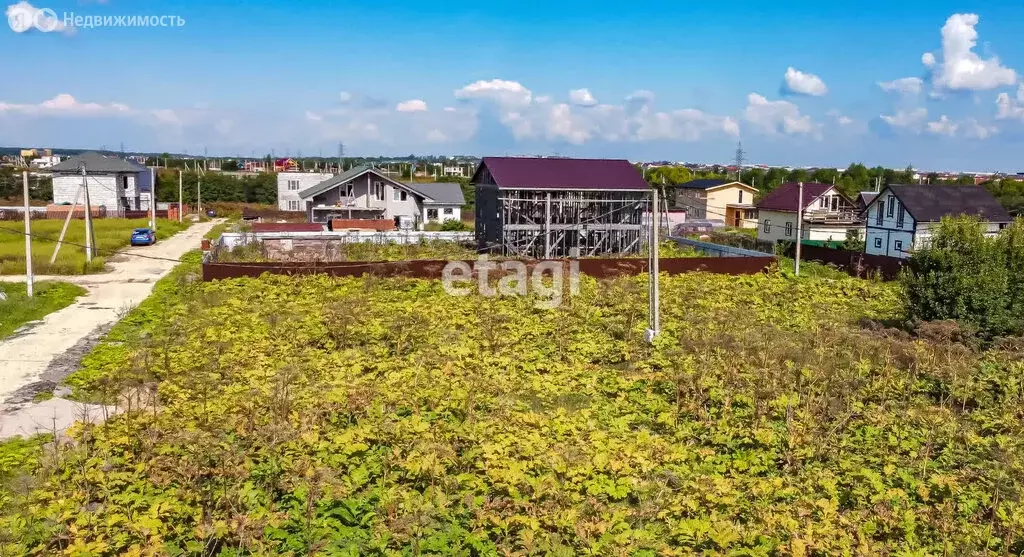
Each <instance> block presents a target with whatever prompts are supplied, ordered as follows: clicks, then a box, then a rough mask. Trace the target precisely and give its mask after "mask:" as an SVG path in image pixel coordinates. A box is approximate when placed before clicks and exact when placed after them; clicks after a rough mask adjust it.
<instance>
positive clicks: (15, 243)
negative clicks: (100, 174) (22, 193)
mask: <svg viewBox="0 0 1024 557" xmlns="http://www.w3.org/2000/svg"><path fill="white" fill-rule="evenodd" d="M92 222H93V227H94V230H95V236H96V247H97V257H93V259H92V262H91V263H89V264H87V263H86V261H85V249H84V248H82V247H80V246H84V245H85V221H84V220H78V219H72V220H71V223H70V225H69V226H68V231H67V235H66V236H65V237H64V241H65V243H64V244H63V245H62V246H61V248H60V253H59V254H58V255H57V260H56V261H55V262H54V263H53V264H52V265H51V264H50V256H51V255H52V254H53V249H54V247H55V246H56V245H57V238H59V237H60V230H61V228H62V227H63V226H64V221H63V220H61V219H33V221H32V236H33V239H32V267H33V270H34V271H35V272H36V273H37V274H40V275H83V274H88V273H97V272H102V271H103V266H104V265H105V263H106V258H107V257H109V256H110V254H111V253H112V252H115V251H117V250H120V249H121V248H124V247H127V246H128V244H129V243H130V242H131V233H132V230H133V229H135V228H143V227H147V226H149V220H148V219H114V218H110V219H94V220H93V221H92ZM189 224H190V223H189V222H182V223H179V222H178V221H177V220H168V219H158V220H157V239H158V240H164V239H167V238H170V237H171V236H173V235H174V234H177V233H178V232H181V231H182V230H184V229H186V228H188V226H189ZM24 233H25V225H24V224H23V223H22V222H15V221H10V222H0V275H19V274H23V273H25V236H24ZM73 244H74V245H73Z"/></svg>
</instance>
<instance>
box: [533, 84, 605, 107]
mask: <svg viewBox="0 0 1024 557" xmlns="http://www.w3.org/2000/svg"><path fill="white" fill-rule="evenodd" d="M538 100H539V99H538ZM569 100H570V101H571V102H572V104H575V105H577V106H594V105H596V104H597V99H595V98H594V95H592V94H590V89H587V88H583V89H573V90H572V91H569Z"/></svg>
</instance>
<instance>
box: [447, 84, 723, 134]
mask: <svg viewBox="0 0 1024 557" xmlns="http://www.w3.org/2000/svg"><path fill="white" fill-rule="evenodd" d="M455 96H456V97H458V98H460V99H463V100H470V99H478V100H480V101H482V102H487V103H492V105H493V106H494V107H495V108H496V109H497V112H498V116H499V121H500V122H501V123H502V124H503V125H504V126H505V127H506V128H507V129H508V130H509V132H511V134H512V136H513V137H514V138H515V139H517V140H525V139H547V140H550V141H561V142H566V143H570V144H573V145H580V144H583V143H586V142H589V141H595V140H599V141H609V142H623V141H651V140H676V141H697V140H698V139H701V138H703V137H706V136H708V135H726V136H733V137H735V136H737V135H739V125H738V123H737V122H736V120H734V119H732V118H728V117H723V116H716V115H712V114H706V113H704V112H702V111H699V110H695V109H681V110H673V111H668V112H661V111H657V110H655V109H654V107H653V100H654V94H653V93H651V92H650V91H644V90H641V91H637V92H635V93H633V94H632V95H630V96H628V97H627V98H626V100H625V102H624V103H623V104H601V103H599V102H598V101H597V99H595V98H594V96H593V95H592V94H591V93H590V92H589V91H588V90H586V89H577V90H575V91H571V92H570V102H569V103H552V102H551V101H550V99H549V98H547V97H546V96H534V94H533V92H532V91H531V90H530V89H528V88H527V87H525V86H523V85H522V84H521V83H519V82H516V81H505V80H500V79H495V80H491V81H478V82H475V83H471V84H469V85H467V86H466V87H463V88H461V89H458V90H456V92H455Z"/></svg>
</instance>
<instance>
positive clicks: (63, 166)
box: [47, 151, 148, 174]
mask: <svg viewBox="0 0 1024 557" xmlns="http://www.w3.org/2000/svg"><path fill="white" fill-rule="evenodd" d="M83 164H84V165H85V172H86V174H112V173H115V172H145V171H146V170H148V169H147V168H146V167H145V166H142V165H141V164H139V163H137V162H135V161H129V160H124V159H119V158H117V157H105V156H103V155H101V154H99V153H97V152H95V151H89V152H86V153H82V154H80V155H76V156H74V157H71V158H70V159H68V160H66V161H64V162H62V163H59V164H55V165H53V166H51V167H50V168H49V169H47V170H49V171H50V172H57V173H61V172H69V173H78V172H81V171H82V165H83Z"/></svg>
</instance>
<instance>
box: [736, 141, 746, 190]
mask: <svg viewBox="0 0 1024 557" xmlns="http://www.w3.org/2000/svg"><path fill="white" fill-rule="evenodd" d="M744 155H746V153H745V152H744V151H743V142H742V141H739V142H737V143H736V180H740V179H741V176H742V175H743V161H744V160H745V159H744Z"/></svg>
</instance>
